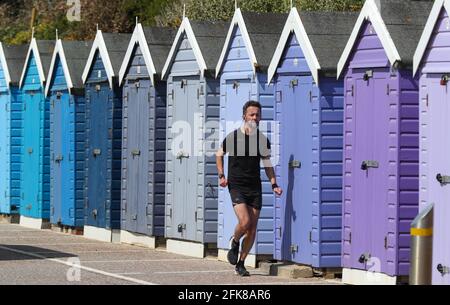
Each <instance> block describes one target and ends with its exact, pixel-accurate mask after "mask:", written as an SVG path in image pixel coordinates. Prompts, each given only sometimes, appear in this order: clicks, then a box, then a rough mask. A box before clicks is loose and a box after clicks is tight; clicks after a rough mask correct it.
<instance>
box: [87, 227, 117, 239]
mask: <svg viewBox="0 0 450 305" xmlns="http://www.w3.org/2000/svg"><path fill="white" fill-rule="evenodd" d="M83 236H84V237H85V238H87V239H92V240H96V241H103V242H106V243H111V242H112V231H111V230H109V229H104V228H97V227H91V226H84V232H83Z"/></svg>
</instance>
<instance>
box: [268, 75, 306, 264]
mask: <svg viewBox="0 0 450 305" xmlns="http://www.w3.org/2000/svg"><path fill="white" fill-rule="evenodd" d="M280 85H281V88H280V89H281V90H280V92H277V95H279V98H281V107H282V110H281V130H280V133H281V139H280V141H281V144H280V145H281V164H280V170H281V175H282V176H283V177H285V179H286V185H285V192H284V194H283V196H282V198H281V207H280V209H279V210H280V212H281V213H282V215H280V216H281V217H280V219H281V227H279V228H276V230H275V234H276V243H275V244H276V247H278V249H277V251H275V253H280V257H279V259H281V260H287V261H292V262H298V263H302V264H307V265H309V264H311V262H312V257H311V255H312V249H311V247H312V244H311V237H312V235H311V234H312V192H313V185H312V183H313V181H312V173H313V168H312V167H313V160H312V157H313V153H312V152H313V146H312V144H313V142H312V141H313V133H312V126H313V119H312V118H313V113H312V104H311V94H312V78H311V76H289V77H283V79H282V81H281V83H280Z"/></svg>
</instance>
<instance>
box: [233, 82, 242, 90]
mask: <svg viewBox="0 0 450 305" xmlns="http://www.w3.org/2000/svg"><path fill="white" fill-rule="evenodd" d="M239 86H240V84H239V82H234V83H233V89H234V90H236V89H238V88H239Z"/></svg>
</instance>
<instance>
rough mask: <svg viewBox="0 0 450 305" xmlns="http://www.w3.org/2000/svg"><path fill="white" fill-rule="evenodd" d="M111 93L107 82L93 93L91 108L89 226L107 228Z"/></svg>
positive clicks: (91, 95) (90, 101) (89, 120)
mask: <svg viewBox="0 0 450 305" xmlns="http://www.w3.org/2000/svg"><path fill="white" fill-rule="evenodd" d="M110 103H111V100H110V90H109V85H108V84H107V83H102V85H101V87H100V90H98V91H97V90H91V91H90V94H89V99H88V101H87V107H89V114H90V117H89V118H88V124H89V126H88V135H87V137H88V138H89V147H88V151H87V154H88V156H87V165H88V173H87V175H88V178H87V179H88V181H87V184H88V185H87V188H88V198H87V200H88V201H87V211H86V213H87V219H86V220H87V225H89V226H94V227H99V228H106V227H109V226H107V225H106V216H107V215H106V204H107V202H106V201H107V195H108V185H107V181H108V179H107V176H108V151H109V149H108V142H109V141H108V139H109V133H110V128H111V126H110V124H108V121H109V119H110V117H111V115H110V114H109V112H110V109H111V107H110V105H109V104H110Z"/></svg>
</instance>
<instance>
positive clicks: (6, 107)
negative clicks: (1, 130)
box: [5, 103, 9, 112]
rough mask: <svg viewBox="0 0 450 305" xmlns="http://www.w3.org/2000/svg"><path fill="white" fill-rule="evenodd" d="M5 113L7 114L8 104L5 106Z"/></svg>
mask: <svg viewBox="0 0 450 305" xmlns="http://www.w3.org/2000/svg"><path fill="white" fill-rule="evenodd" d="M5 111H6V112H8V111H9V110H8V103H6V104H5Z"/></svg>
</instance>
